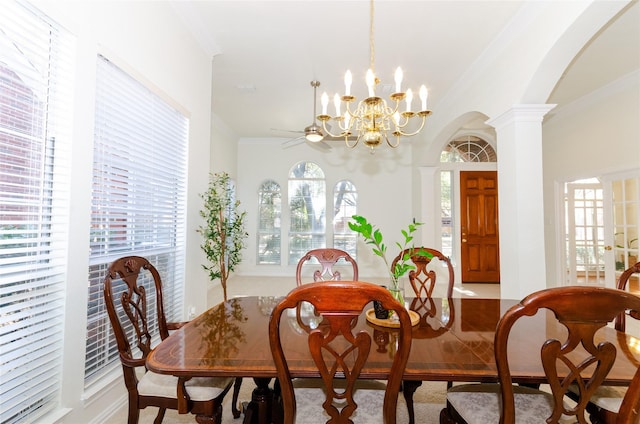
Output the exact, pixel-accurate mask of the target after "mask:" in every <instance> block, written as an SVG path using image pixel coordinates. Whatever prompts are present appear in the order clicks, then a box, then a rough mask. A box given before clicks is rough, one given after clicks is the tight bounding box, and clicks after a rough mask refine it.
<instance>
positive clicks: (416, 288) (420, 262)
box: [391, 247, 455, 299]
mask: <svg viewBox="0 0 640 424" xmlns="http://www.w3.org/2000/svg"><path fill="white" fill-rule="evenodd" d="M419 252H420V253H421V254H419ZM406 255H410V258H411V262H413V264H414V266H415V267H416V268H415V269H413V270H410V271H409V282H410V283H411V288H412V289H413V292H414V293H415V296H416V298H423V299H426V298H430V297H432V295H433V290H434V288H435V287H436V280H437V277H438V271H437V270H435V269H433V268H429V264H431V263H432V261H433V260H434V259H437V260H438V261H440V262H439V264H440V265H444V267H446V271H447V273H448V277H447V278H446V279H445V281H444V283H443V284H445V285H446V297H451V296H452V295H453V283H454V279H455V278H454V274H453V266H452V265H451V260H450V259H449V258H448V257H447V256H445V255H444V254H443V253H442V252H440V251H439V250H436V249H431V248H430V247H414V248H413V249H405V250H403V251H402V252H400V253H399V254H398V256H396V257H395V258H394V259H393V261H392V262H391V270H392V271H393V270H394V269H395V267H396V264H397V263H398V261H400V260H401V259H402V258H403V257H405V256H406Z"/></svg>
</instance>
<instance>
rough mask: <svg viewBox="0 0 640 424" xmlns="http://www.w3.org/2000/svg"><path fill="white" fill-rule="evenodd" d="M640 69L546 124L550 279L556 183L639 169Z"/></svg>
mask: <svg viewBox="0 0 640 424" xmlns="http://www.w3.org/2000/svg"><path fill="white" fill-rule="evenodd" d="M639 117H640V71H636V72H634V73H633V74H630V75H628V76H626V77H624V78H622V79H620V80H618V81H615V82H614V83H612V84H609V85H608V86H606V87H602V88H600V89H599V90H597V91H595V92H593V93H591V94H589V95H588V96H585V97H583V98H581V99H579V100H577V101H576V102H574V103H572V104H570V105H567V106H566V107H564V108H561V109H559V110H556V111H553V113H551V116H550V118H549V119H548V120H547V122H546V123H545V124H544V126H543V134H544V136H543V139H544V144H543V163H544V208H545V243H546V249H545V254H546V257H547V281H549V282H554V281H558V279H559V272H560V267H561V264H560V260H561V258H562V252H559V251H558V250H557V248H556V247H557V246H558V243H557V241H558V234H561V233H562V231H561V228H558V226H557V225H556V224H557V222H556V219H555V218H556V215H557V211H556V208H555V206H556V204H557V199H556V192H555V187H556V184H558V186H559V187H561V186H562V184H563V183H564V182H568V181H573V180H576V179H581V178H590V177H598V176H602V175H605V174H611V173H615V172H623V171H627V170H636V171H637V170H640V118H639Z"/></svg>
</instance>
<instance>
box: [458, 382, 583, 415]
mask: <svg viewBox="0 0 640 424" xmlns="http://www.w3.org/2000/svg"><path fill="white" fill-rule="evenodd" d="M514 392H515V406H516V424H540V423H544V422H545V419H546V418H547V417H549V416H550V415H551V413H552V411H553V396H552V395H551V394H550V393H547V392H543V391H540V390H536V389H531V388H528V387H522V386H514ZM500 396H501V395H500V385H498V384H464V385H460V386H454V387H452V388H451V389H449V390H448V391H447V402H449V404H451V406H453V408H454V409H455V410H456V411H457V412H458V414H459V415H460V416H461V417H462V418H463V419H464V420H465V421H466V422H467V423H468V424H487V423H497V422H499V421H500V402H501V399H500ZM564 418H565V419H564V420H561V421H560V422H561V423H564V422H575V420H571V419H570V418H569V417H564Z"/></svg>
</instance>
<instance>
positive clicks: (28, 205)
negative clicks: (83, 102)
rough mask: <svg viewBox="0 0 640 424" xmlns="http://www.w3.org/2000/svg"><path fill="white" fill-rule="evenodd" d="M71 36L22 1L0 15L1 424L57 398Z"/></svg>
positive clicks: (42, 409)
mask: <svg viewBox="0 0 640 424" xmlns="http://www.w3.org/2000/svg"><path fill="white" fill-rule="evenodd" d="M72 50H73V40H72V39H71V38H70V37H69V35H68V34H67V33H65V32H64V31H62V30H61V29H60V28H59V27H58V26H57V25H56V24H55V23H53V22H51V21H50V20H48V19H47V17H46V16H43V15H42V14H41V13H40V12H39V11H37V10H36V9H33V8H32V7H30V6H29V5H28V4H26V3H22V2H14V1H6V2H3V3H2V12H1V13H0V347H1V350H0V367H1V368H0V422H3V423H18V422H19V423H24V422H34V421H35V420H36V419H37V418H39V417H41V416H43V415H45V414H46V413H47V412H49V411H51V410H53V409H55V408H57V407H58V406H59V403H60V381H61V363H62V360H61V359H62V334H63V327H64V322H63V319H64V306H65V282H66V259H67V252H66V244H67V239H68V215H69V210H68V201H69V146H70V133H71V132H70V127H69V123H70V119H69V117H68V113H69V111H70V105H69V104H68V102H69V101H70V99H72V98H73V96H72V93H71V84H70V82H71V81H72V80H73V70H72V67H71V66H70V64H71V52H72Z"/></svg>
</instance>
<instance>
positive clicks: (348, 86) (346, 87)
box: [344, 70, 353, 96]
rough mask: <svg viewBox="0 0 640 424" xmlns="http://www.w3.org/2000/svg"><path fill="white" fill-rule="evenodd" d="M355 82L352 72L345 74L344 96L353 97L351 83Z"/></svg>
mask: <svg viewBox="0 0 640 424" xmlns="http://www.w3.org/2000/svg"><path fill="white" fill-rule="evenodd" d="M352 82H353V77H352V76H351V71H349V70H347V72H345V74H344V95H345V96H350V95H351V83H352Z"/></svg>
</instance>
